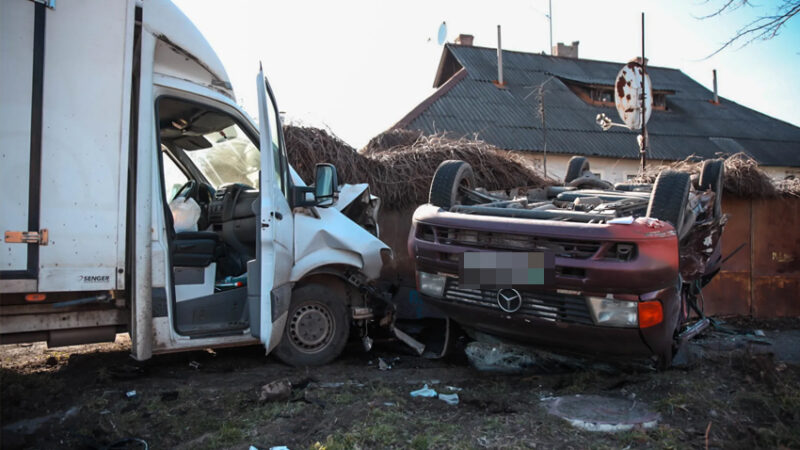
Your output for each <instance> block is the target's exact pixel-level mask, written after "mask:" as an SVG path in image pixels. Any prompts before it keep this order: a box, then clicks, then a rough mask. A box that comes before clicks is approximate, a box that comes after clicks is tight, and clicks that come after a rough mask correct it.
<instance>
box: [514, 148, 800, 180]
mask: <svg viewBox="0 0 800 450" xmlns="http://www.w3.org/2000/svg"><path fill="white" fill-rule="evenodd" d="M517 154H519V155H521V156H522V157H524V158H525V160H527V161H528V162H529V163H530V164H531V165H532V166H533V167H534V168H536V169H537V170H539V171H543V169H544V161H543V160H544V158H543V155H542V153H540V152H517ZM571 157H572V155H562V154H552V153H551V154H548V155H547V175H548V176H550V177H551V178H555V179H558V180H563V179H564V175H565V174H566V173H567V163H568V162H569V159H570V158H571ZM588 159H589V166H590V169H591V171H592V172H594V173H596V174H599V175H600V177H601V178H602V179H604V180H606V181H609V182H611V183H622V182H625V181H627V180H628V179H629V178H630V177H632V176H635V175H636V174H637V173H639V160H638V159H615V158H604V157H600V156H589V157H588ZM672 162H674V161H664V160H648V161H647V164H648V165H662V164H664V165H667V164H671V163H672ZM760 168H761V169H762V170H764V172H766V173H767V175H769V176H770V177H772V178H774V179H777V180H783V179H784V178H786V176H788V175H794V176H795V177H797V178H800V167H782V166H761V167H760Z"/></svg>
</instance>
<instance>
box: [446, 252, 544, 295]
mask: <svg viewBox="0 0 800 450" xmlns="http://www.w3.org/2000/svg"><path fill="white" fill-rule="evenodd" d="M460 269H461V270H460V273H459V276H460V283H459V284H460V286H461V287H462V288H465V289H501V288H510V287H519V286H548V285H552V284H553V283H554V281H555V255H554V254H553V253H552V252H464V253H463V256H462V258H461V264H460Z"/></svg>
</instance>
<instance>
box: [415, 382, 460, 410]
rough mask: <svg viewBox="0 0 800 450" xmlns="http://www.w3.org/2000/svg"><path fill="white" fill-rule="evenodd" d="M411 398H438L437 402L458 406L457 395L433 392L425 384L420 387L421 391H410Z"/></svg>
mask: <svg viewBox="0 0 800 450" xmlns="http://www.w3.org/2000/svg"><path fill="white" fill-rule="evenodd" d="M411 396H412V397H422V398H438V399H439V400H441V401H443V402H445V403H447V404H448V405H457V404H458V394H440V393H438V392H436V391H435V390H433V389H431V388H429V387H428V385H427V384H425V385H424V386H422V389H418V390H416V391H411Z"/></svg>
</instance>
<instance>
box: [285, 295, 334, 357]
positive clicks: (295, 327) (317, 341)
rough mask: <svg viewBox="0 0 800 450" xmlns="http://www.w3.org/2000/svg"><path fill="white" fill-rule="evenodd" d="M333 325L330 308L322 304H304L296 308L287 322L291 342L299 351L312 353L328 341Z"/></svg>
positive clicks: (331, 335)
mask: <svg viewBox="0 0 800 450" xmlns="http://www.w3.org/2000/svg"><path fill="white" fill-rule="evenodd" d="M334 330H335V325H334V322H333V316H332V315H331V312H330V310H328V308H326V307H325V306H323V305H319V304H312V305H305V306H302V307H300V308H298V309H297V311H295V313H294V315H293V316H292V320H291V323H290V324H289V336H290V337H291V340H292V343H293V344H294V345H295V347H297V348H298V349H300V350H301V351H304V352H307V353H313V352H316V351H319V350H320V349H322V348H324V347H325V346H327V345H328V343H330V341H331V339H332V338H333V333H334Z"/></svg>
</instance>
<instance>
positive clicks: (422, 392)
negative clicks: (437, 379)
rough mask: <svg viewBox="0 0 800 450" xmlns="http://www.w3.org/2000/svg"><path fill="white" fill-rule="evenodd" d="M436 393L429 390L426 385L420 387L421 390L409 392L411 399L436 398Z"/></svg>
mask: <svg viewBox="0 0 800 450" xmlns="http://www.w3.org/2000/svg"><path fill="white" fill-rule="evenodd" d="M436 395H437V394H436V391H434V390H433V389H431V388H429V387H428V385H427V384H426V385H424V386H422V389H418V390H416V391H411V396H412V397H425V398H433V397H436Z"/></svg>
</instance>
